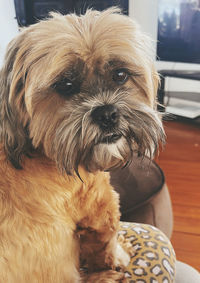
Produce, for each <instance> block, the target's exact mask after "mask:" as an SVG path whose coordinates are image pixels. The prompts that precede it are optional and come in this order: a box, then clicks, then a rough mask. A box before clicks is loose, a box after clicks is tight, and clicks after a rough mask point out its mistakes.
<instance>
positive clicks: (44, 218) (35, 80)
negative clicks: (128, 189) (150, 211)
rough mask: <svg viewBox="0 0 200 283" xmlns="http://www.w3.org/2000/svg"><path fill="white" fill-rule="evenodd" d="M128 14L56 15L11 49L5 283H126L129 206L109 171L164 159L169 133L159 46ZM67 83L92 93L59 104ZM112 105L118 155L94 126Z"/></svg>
mask: <svg viewBox="0 0 200 283" xmlns="http://www.w3.org/2000/svg"><path fill="white" fill-rule="evenodd" d="M119 12H120V11H119V10H118V9H114V8H113V9H109V10H106V11H104V12H102V13H100V12H97V11H92V10H88V11H87V13H86V15H84V16H80V17H78V16H76V15H73V14H72V15H67V16H63V15H60V14H53V17H52V18H50V19H47V20H45V21H41V22H39V23H37V24H35V25H33V26H31V27H29V28H26V29H24V30H22V32H21V33H20V34H19V35H18V37H17V38H15V39H14V40H13V41H12V42H11V43H10V44H9V46H8V51H7V54H6V58H5V63H4V66H3V68H2V70H1V72H0V91H1V95H0V127H1V130H0V136H1V147H0V179H1V181H0V275H1V279H0V282H8V283H16V282H20V283H25V282H30V283H32V282H37V283H47V282H48V283H51V282H52V283H56V282H58V283H62V282H63V283H64V282H65V283H66V282H68V283H73V282H85V281H87V282H96V283H98V282H116V281H120V280H124V282H125V279H123V273H121V272H118V271H116V270H115V269H116V268H121V269H123V267H124V266H125V265H126V264H127V259H128V258H127V256H128V254H127V253H125V252H123V253H120V249H119V248H117V245H118V243H117V236H116V235H117V229H118V223H119V218H120V214H119V199H118V195H117V194H116V192H115V191H114V190H113V189H112V187H111V185H110V183H109V174H108V173H105V172H103V171H104V170H111V169H112V168H116V167H122V166H124V165H125V164H126V163H127V162H128V161H129V160H130V159H131V158H132V156H133V152H134V151H137V152H138V154H141V155H145V154H147V153H148V152H149V153H150V154H151V155H153V154H154V151H155V150H156V148H157V146H158V144H159V142H160V141H161V142H162V141H163V140H164V132H163V128H162V123H161V121H160V118H159V115H158V113H157V112H156V90H157V85H158V75H157V73H156V71H155V69H154V66H153V63H152V59H151V50H150V43H149V39H148V38H147V37H146V36H145V35H144V34H143V33H142V32H141V31H140V29H139V27H138V26H137V24H136V23H135V22H133V21H132V20H131V19H129V18H128V17H126V16H123V15H120V13H119ZM117 68H127V69H129V70H130V71H131V75H130V79H128V81H127V82H126V83H125V84H124V85H123V86H119V85H116V84H115V82H114V81H113V79H112V74H113V72H114V70H115V69H117ZM72 75H73V77H71V76H72ZM66 77H67V78H70V79H71V80H77V81H76V83H77V82H81V85H80V90H79V92H78V93H75V94H74V95H72V96H65V94H64V95H63V94H59V93H58V91H57V89H56V84H57V83H58V82H60V81H61V80H62V79H63V78H66ZM107 104H112V105H115V106H116V107H117V109H119V111H120V121H119V129H116V131H117V132H116V133H117V134H120V135H121V136H122V137H121V138H120V140H119V141H118V142H116V143H112V144H109V145H108V144H106V143H103V142H101V141H102V138H103V137H104V135H105V133H103V132H102V130H101V129H100V128H99V127H98V125H96V124H95V123H94V121H92V118H91V113H92V111H93V109H95V108H96V107H98V106H102V105H107ZM125 246H126V247H127V245H125ZM79 262H80V263H81V266H87V268H88V271H89V274H88V275H85V274H83V275H82V273H80V270H79V269H80V263H79ZM111 269H112V270H111Z"/></svg>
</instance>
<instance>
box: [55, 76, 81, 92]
mask: <svg viewBox="0 0 200 283" xmlns="http://www.w3.org/2000/svg"><path fill="white" fill-rule="evenodd" d="M52 87H53V89H55V90H56V92H58V93H60V94H62V95H67V96H68V95H72V94H75V93H79V91H80V86H79V84H77V83H75V82H73V81H71V80H70V79H67V78H63V79H61V80H60V81H58V82H56V83H54V84H53V86H52Z"/></svg>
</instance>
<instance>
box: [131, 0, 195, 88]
mask: <svg viewBox="0 0 200 283" xmlns="http://www.w3.org/2000/svg"><path fill="white" fill-rule="evenodd" d="M158 1H159V0H129V7H130V11H129V15H130V17H133V18H135V19H136V20H137V22H138V23H139V24H140V25H141V27H142V30H143V31H144V32H146V33H147V34H149V35H150V36H151V37H152V38H153V40H154V42H155V44H154V47H155V58H156V40H157V22H158V21H157V19H158ZM156 66H157V69H158V70H161V69H173V70H180V69H181V70H198V71H200V64H184V63H173V62H163V61H160V62H159V61H156ZM166 89H167V90H172V91H188V92H199V93H200V82H199V81H192V80H183V79H174V78H170V79H168V80H167V83H166Z"/></svg>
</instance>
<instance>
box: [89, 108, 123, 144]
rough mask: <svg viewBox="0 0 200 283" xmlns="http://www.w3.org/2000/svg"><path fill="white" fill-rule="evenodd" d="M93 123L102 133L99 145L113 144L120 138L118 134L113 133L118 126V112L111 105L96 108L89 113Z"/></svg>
mask: <svg viewBox="0 0 200 283" xmlns="http://www.w3.org/2000/svg"><path fill="white" fill-rule="evenodd" d="M91 117H92V120H93V122H94V123H96V124H97V125H98V126H99V128H100V129H101V130H102V132H103V133H104V137H103V139H102V140H101V143H114V142H116V141H117V140H118V139H120V138H121V135H120V134H117V133H115V131H116V130H117V127H118V125H119V117H120V114H119V110H118V108H117V107H116V106H114V105H112V104H106V105H102V106H97V107H96V108H95V109H94V110H93V111H92V113H91Z"/></svg>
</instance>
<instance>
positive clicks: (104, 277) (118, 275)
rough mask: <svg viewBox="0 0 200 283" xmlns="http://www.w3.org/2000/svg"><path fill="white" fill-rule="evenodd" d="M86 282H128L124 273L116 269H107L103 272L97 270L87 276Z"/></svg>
mask: <svg viewBox="0 0 200 283" xmlns="http://www.w3.org/2000/svg"><path fill="white" fill-rule="evenodd" d="M84 282H87V283H94V282H95V283H115V282H119V283H126V282H128V281H127V279H126V278H125V276H124V273H122V272H117V271H115V270H106V271H102V272H96V273H92V274H89V275H88V276H87V278H85V280H84Z"/></svg>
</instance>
